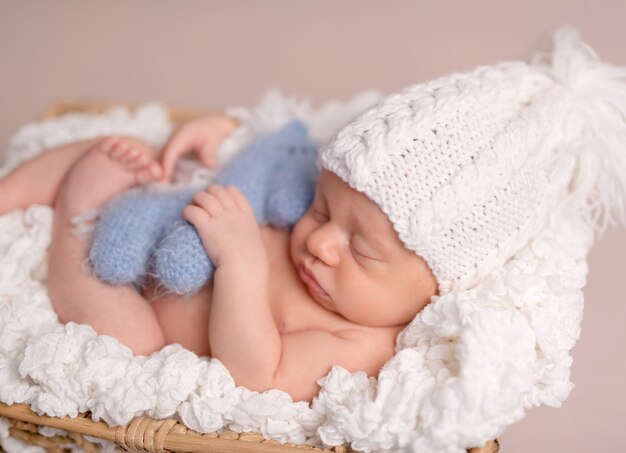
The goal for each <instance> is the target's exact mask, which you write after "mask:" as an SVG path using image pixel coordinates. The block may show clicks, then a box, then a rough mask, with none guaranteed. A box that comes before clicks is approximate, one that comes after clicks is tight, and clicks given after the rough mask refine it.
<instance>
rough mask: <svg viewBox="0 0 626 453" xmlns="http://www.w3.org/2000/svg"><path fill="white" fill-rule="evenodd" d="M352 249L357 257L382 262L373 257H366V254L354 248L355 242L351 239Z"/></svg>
mask: <svg viewBox="0 0 626 453" xmlns="http://www.w3.org/2000/svg"><path fill="white" fill-rule="evenodd" d="M350 249H351V250H352V251H353V252H354V253H356V254H357V255H359V256H361V257H363V258H367V259H368V260H372V261H381V260H379V259H377V258H373V257H371V256H369V255H366V254H365V253H363V252H360V251H359V250H358V249H357V248H356V247H355V246H354V240H353V239H352V238H351V239H350Z"/></svg>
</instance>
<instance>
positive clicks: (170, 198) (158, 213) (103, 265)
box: [89, 189, 194, 285]
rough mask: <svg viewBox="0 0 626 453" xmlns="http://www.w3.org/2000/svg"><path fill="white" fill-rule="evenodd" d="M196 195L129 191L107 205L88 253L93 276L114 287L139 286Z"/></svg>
mask: <svg viewBox="0 0 626 453" xmlns="http://www.w3.org/2000/svg"><path fill="white" fill-rule="evenodd" d="M193 193H194V191H190V190H189V189H185V190H183V191H180V192H167V193H146V192H129V193H128V194H124V195H121V196H119V197H117V198H115V199H113V200H112V201H111V202H110V203H108V204H107V205H106V207H105V209H104V210H103V211H102V213H101V214H100V220H99V221H98V223H97V225H96V229H95V230H94V233H93V237H92V244H91V249H90V251H89V259H90V260H91V263H92V267H93V272H94V274H95V275H96V276H97V277H98V278H100V279H101V280H103V281H105V282H108V283H112V284H115V285H120V284H127V283H140V282H139V280H140V279H141V277H142V276H143V275H144V273H145V272H146V271H147V266H148V261H149V259H150V255H151V254H152V251H153V250H154V247H155V245H156V243H157V241H158V239H159V238H160V237H161V236H162V235H163V233H164V231H165V228H166V227H167V226H168V225H171V224H172V223H173V222H175V221H176V220H177V219H180V217H181V212H182V210H183V208H184V207H185V206H186V205H187V204H188V203H189V200H190V199H191V196H192V195H193Z"/></svg>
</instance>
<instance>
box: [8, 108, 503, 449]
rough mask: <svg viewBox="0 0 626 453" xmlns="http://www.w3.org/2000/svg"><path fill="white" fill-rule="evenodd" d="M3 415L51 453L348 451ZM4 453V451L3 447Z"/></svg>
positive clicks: (18, 409)
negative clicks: (117, 451) (73, 449)
mask: <svg viewBox="0 0 626 453" xmlns="http://www.w3.org/2000/svg"><path fill="white" fill-rule="evenodd" d="M117 105H124V106H125V107H128V108H130V109H131V110H132V109H133V108H134V107H135V106H136V105H134V104H128V103H123V102H109V101H106V102H101V101H96V102H59V103H57V104H54V105H52V106H51V107H50V108H49V109H47V110H46V111H45V112H44V113H43V115H42V119H47V118H53V117H56V116H59V115H63V114H66V113H70V112H84V113H101V112H103V111H105V110H106V109H108V108H111V107H114V106H117ZM169 113H170V118H171V119H172V121H174V122H179V121H183V120H186V119H189V118H193V117H195V116H198V115H200V114H201V113H202V112H199V111H193V110H189V109H182V108H173V107H170V108H169ZM0 416H2V417H5V418H7V419H8V420H9V421H10V423H11V427H10V428H9V433H10V434H11V436H13V437H15V438H17V439H20V440H22V441H24V442H26V443H28V444H30V445H38V446H42V447H44V448H46V449H47V451H48V452H50V453H61V452H69V451H70V448H69V445H77V446H80V447H81V448H82V449H83V450H85V451H86V452H87V453H95V452H97V451H98V448H99V447H98V444H96V443H94V442H92V441H90V440H89V439H88V438H86V437H85V436H87V437H95V438H98V439H105V440H109V441H112V442H115V443H116V444H117V445H118V446H119V447H121V448H122V449H124V450H126V451H133V452H155V453H156V452H215V453H217V452H222V453H228V452H257V453H288V452H296V451H303V450H308V451H321V452H336V453H343V452H348V451H351V450H350V447H349V446H347V445H345V446H338V447H334V448H331V449H320V448H315V447H311V446H309V445H296V444H280V443H279V442H277V441H274V440H266V439H264V438H263V436H262V435H260V434H256V433H236V432H233V431H225V432H222V433H219V434H218V433H204V434H203V433H198V432H196V431H193V430H190V429H188V428H186V427H185V426H183V425H182V424H180V423H179V422H178V421H176V420H174V419H164V420H154V419H151V418H148V417H136V418H134V419H133V420H131V421H130V422H129V423H127V424H126V425H123V426H116V427H110V426H108V425H107V424H106V423H104V422H102V421H100V422H94V421H93V420H92V419H91V417H90V413H89V412H87V413H85V414H79V416H78V417H75V418H69V417H63V418H58V417H49V416H45V415H38V414H36V413H35V412H33V411H31V410H30V408H29V406H28V405H26V404H13V405H6V404H3V403H0ZM42 426H46V427H51V428H57V429H61V430H63V431H65V432H66V433H67V434H66V435H55V436H51V437H48V436H44V435H42V434H39V431H38V428H39V427H42ZM498 450H499V443H498V439H494V440H492V441H490V442H488V443H487V444H486V445H485V446H483V447H477V448H473V449H471V450H468V451H469V452H470V453H497V452H498ZM0 451H1V449H0Z"/></svg>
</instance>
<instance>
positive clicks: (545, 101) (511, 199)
mask: <svg viewBox="0 0 626 453" xmlns="http://www.w3.org/2000/svg"><path fill="white" fill-rule="evenodd" d="M553 39H554V48H553V50H552V52H551V53H550V54H548V57H549V58H548V59H540V58H536V57H535V58H533V62H532V63H531V64H527V63H524V62H521V61H515V62H504V63H499V64H497V65H494V66H481V67H478V68H477V69H475V70H473V71H468V72H462V73H454V74H451V75H446V76H444V77H440V78H438V79H436V80H433V81H430V82H427V83H422V84H417V85H413V86H410V87H408V88H407V89H405V90H404V91H403V92H402V93H400V94H394V95H391V96H389V97H387V98H385V99H383V100H382V101H381V102H380V103H378V104H377V105H376V106H374V107H372V108H371V109H370V110H368V111H367V112H364V113H363V114H362V115H360V116H359V117H358V118H357V119H355V120H354V121H353V122H352V123H351V124H349V125H348V126H347V127H345V128H343V129H342V130H341V131H340V133H339V134H338V136H337V137H336V138H335V139H334V140H333V141H332V142H331V143H329V144H328V146H325V147H324V149H323V150H322V152H321V156H320V157H321V161H322V164H323V166H324V167H325V168H328V169H329V170H331V171H333V172H335V173H336V174H338V175H339V176H340V177H341V178H342V179H344V180H345V181H346V182H347V183H348V184H349V185H350V186H352V187H353V188H355V189H356V190H359V191H361V192H364V193H365V194H366V195H368V197H370V198H371V199H372V200H374V201H375V202H376V203H377V204H378V205H379V206H380V207H381V209H382V210H383V211H384V212H385V213H386V214H387V216H388V217H389V218H390V220H391V221H392V223H393V225H394V227H395V229H396V230H397V232H398V234H399V236H400V239H401V240H402V241H403V242H404V244H405V245H406V247H407V248H409V249H411V250H413V251H415V253H416V254H417V255H419V256H421V257H423V258H424V260H425V261H426V262H427V263H428V264H429V266H430V268H431V270H432V272H433V274H434V276H435V278H436V280H437V282H438V283H439V294H445V293H448V292H450V291H454V290H464V289H467V288H470V287H472V286H474V285H475V284H476V283H477V282H479V281H480V280H482V279H483V278H484V277H485V276H486V275H488V274H489V273H490V272H491V271H492V270H493V269H496V268H497V267H499V266H502V264H503V263H504V262H505V261H506V260H507V259H509V258H510V257H511V256H512V255H513V254H514V253H515V252H517V251H518V250H520V249H521V248H522V247H523V246H524V245H525V244H526V243H527V242H528V240H529V239H530V238H532V237H534V236H535V235H536V233H537V232H538V231H539V230H540V229H541V228H543V227H544V225H545V223H546V221H547V219H548V216H549V214H550V213H551V212H552V211H553V210H554V209H555V208H556V206H557V205H558V204H559V203H560V202H561V201H562V200H563V199H565V197H566V195H567V193H568V184H569V183H570V181H571V180H572V179H574V171H575V167H574V166H573V165H569V164H570V163H571V162H570V160H569V158H570V156H568V155H564V154H565V153H564V150H566V149H568V148H574V147H576V146H579V142H580V140H581V138H585V137H586V135H588V134H589V133H593V134H596V135H603V134H606V133H607V132H615V131H618V132H619V133H620V134H621V138H623V137H624V131H625V130H626V124H624V120H623V118H621V119H620V118H616V119H614V120H612V121H607V122H606V123H604V124H597V125H594V124H593V123H592V122H591V121H589V120H588V119H587V118H584V117H583V118H582V119H581V116H583V115H587V116H589V117H593V116H595V114H596V112H597V111H598V110H599V109H606V108H607V107H612V106H610V105H609V103H608V102H607V99H604V98H603V96H606V97H608V96H607V95H609V93H611V91H612V90H614V93H613V94H614V95H615V97H614V98H613V99H612V100H611V101H612V102H613V103H615V104H617V108H616V109H615V112H614V113H613V116H619V115H620V112H626V105H624V91H625V90H626V77H624V70H625V69H626V68H613V67H611V66H609V65H608V64H606V63H603V62H600V61H598V59H597V56H596V55H595V53H594V52H593V50H591V49H590V48H589V47H588V46H587V45H586V44H585V43H583V42H582V41H580V36H579V34H578V32H577V31H576V30H574V29H572V28H569V27H562V28H561V29H558V30H557V31H556V32H555V33H554V36H553ZM546 60H547V61H546ZM606 82H609V84H607V83H606ZM601 90H606V91H604V92H601ZM609 96H610V95H609ZM620 96H621V99H620ZM620 103H621V105H619V104H620ZM590 104H591V105H590ZM594 104H595V105H594ZM621 144H622V146H623V145H624V141H622V142H621ZM589 148H590V149H589V150H587V151H588V152H589V151H593V153H596V154H597V155H598V156H597V157H595V159H596V160H598V159H600V155H601V154H602V153H604V154H610V153H611V152H614V153H616V155H615V158H617V159H618V161H619V163H620V165H619V166H618V167H617V168H615V169H612V171H610V172H607V173H606V175H605V176H609V177H610V176H611V174H617V170H619V171H624V170H625V169H626V164H625V162H626V160H625V159H626V156H625V155H624V154H625V153H624V152H623V150H622V149H619V150H618V149H615V150H610V149H601V148H600V147H598V146H589ZM605 148H608V146H605ZM605 159H606V158H605ZM594 176H597V177H598V178H601V177H604V176H600V175H594ZM619 176H620V177H621V179H622V181H621V182H620V184H621V186H622V188H623V186H624V184H626V183H625V182H624V179H625V178H626V174H625V173H621V175H619ZM570 189H571V188H570ZM583 189H584V191H586V192H589V191H590V189H591V187H585V188H583ZM601 195H602V197H604V199H605V201H607V202H610V203H614V200H611V195H613V194H612V193H607V192H605V193H603V194H601ZM621 197H622V199H623V195H621ZM618 207H619V209H621V210H623V209H624V207H623V204H622V205H620V206H618Z"/></svg>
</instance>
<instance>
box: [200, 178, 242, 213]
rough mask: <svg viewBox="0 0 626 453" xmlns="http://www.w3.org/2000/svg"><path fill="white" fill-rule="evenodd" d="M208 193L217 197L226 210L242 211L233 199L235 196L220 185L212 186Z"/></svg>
mask: <svg viewBox="0 0 626 453" xmlns="http://www.w3.org/2000/svg"><path fill="white" fill-rule="evenodd" d="M206 191H207V192H208V193H210V194H211V195H213V196H215V197H217V199H218V200H220V202H221V203H222V206H224V209H226V210H229V211H233V210H239V209H240V208H239V205H238V204H237V202H236V201H235V199H234V198H233V195H232V194H231V193H230V192H229V191H228V190H226V189H225V188H224V187H223V186H220V185H219V184H211V185H210V186H209V187H208V188H207V190H206Z"/></svg>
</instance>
